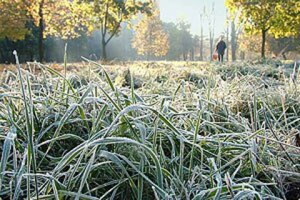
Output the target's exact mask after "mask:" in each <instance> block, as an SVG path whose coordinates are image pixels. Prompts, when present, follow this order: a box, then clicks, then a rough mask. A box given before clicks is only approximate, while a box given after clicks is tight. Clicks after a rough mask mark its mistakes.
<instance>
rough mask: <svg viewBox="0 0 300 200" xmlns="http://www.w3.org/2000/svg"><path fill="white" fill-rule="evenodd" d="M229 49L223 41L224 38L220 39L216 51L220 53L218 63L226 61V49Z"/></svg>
mask: <svg viewBox="0 0 300 200" xmlns="http://www.w3.org/2000/svg"><path fill="white" fill-rule="evenodd" d="M226 48H227V46H226V43H225V42H224V41H223V36H222V37H220V40H219V42H218V44H217V46H216V51H217V53H218V61H219V62H221V63H222V62H223V61H224V53H225V49H226Z"/></svg>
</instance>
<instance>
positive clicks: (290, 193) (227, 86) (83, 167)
mask: <svg viewBox="0 0 300 200" xmlns="http://www.w3.org/2000/svg"><path fill="white" fill-rule="evenodd" d="M22 67H23V69H24V70H23V69H20V71H21V77H20V76H18V74H17V73H16V71H17V69H18V67H17V66H13V65H12V66H6V68H7V70H6V71H5V72H3V73H2V75H1V87H0V90H1V92H2V93H1V94H0V129H1V130H2V131H1V133H0V149H1V152H2V157H1V168H0V176H1V177H0V180H1V183H0V187H1V188H0V191H2V192H0V197H1V196H2V197H3V198H9V195H10V194H11V195H13V197H15V198H16V199H18V198H21V197H26V196H29V195H30V196H36V194H37V193H38V194H39V195H40V197H47V195H48V196H49V197H52V198H54V197H56V198H58V199H65V198H82V199H97V198H100V197H103V198H112V199H154V198H156V199H232V198H236V199H245V198H250V199H251V198H257V199H272V198H273V199H283V198H285V197H286V198H288V199H293V198H294V197H295V198H298V197H297V195H298V194H299V193H300V191H299V187H298V186H297V185H298V183H299V177H300V171H299V167H300V166H299V164H298V163H299V161H300V156H299V155H300V154H299V152H300V146H299V144H300V131H299V126H300V121H299V117H300V116H299V113H300V95H299V89H300V84H299V81H297V78H298V77H299V75H293V68H292V67H284V66H280V65H277V64H276V63H265V64H261V63H253V62H252V63H249V62H236V63H227V64H223V65H221V64H217V63H207V62H126V63H110V64H104V65H102V64H100V63H94V62H93V61H85V62H82V63H75V64H67V65H66V66H64V65H63V64H49V65H48V64H44V65H40V64H36V63H31V64H30V65H27V66H25V65H22ZM291 75H292V76H291ZM291 77H294V78H291ZM32 149H34V150H32ZM26 173H27V174H26ZM34 174H36V176H34ZM28 176H29V177H30V179H29V182H27V181H26V177H28ZM28 188H29V189H28Z"/></svg>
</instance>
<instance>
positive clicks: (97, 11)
mask: <svg viewBox="0 0 300 200" xmlns="http://www.w3.org/2000/svg"><path fill="white" fill-rule="evenodd" d="M226 5H227V7H228V9H229V14H230V15H228V19H227V21H228V22H227V28H226V29H225V30H224V35H225V37H226V41H227V43H228V46H230V48H229V49H230V50H231V57H232V60H235V59H236V58H237V55H236V54H237V49H238V48H239V49H240V50H241V51H249V52H252V51H253V52H254V49H255V51H256V50H257V47H256V46H257V45H255V44H258V45H259V44H261V50H260V52H261V56H262V57H263V58H264V57H265V55H266V53H265V52H266V50H268V49H272V50H273V51H274V52H275V53H276V54H281V53H282V52H283V51H286V50H295V49H296V48H297V47H299V42H298V41H299V39H297V38H296V39H295V36H297V35H299V30H300V18H299V16H300V14H299V12H300V11H299V8H300V2H299V1H297V0H226ZM213 8H214V6H212V8H211V9H210V10H206V9H203V12H202V14H201V15H200V21H199V23H200V26H201V33H200V36H197V35H192V34H191V33H190V24H188V23H187V22H184V21H179V22H177V23H164V22H162V21H161V19H160V11H159V8H158V5H157V4H156V2H155V1H154V0H153V1H152V0H140V1H139V0H72V1H71V0H61V1H53V0H27V1H20V0H2V1H0V10H1V12H0V24H1V26H0V48H1V50H0V59H2V60H7V57H8V55H6V54H7V52H6V50H7V49H8V48H9V47H10V48H11V47H12V46H13V47H14V48H16V49H21V50H23V51H24V54H25V53H26V54H29V55H28V57H29V58H30V59H31V60H32V59H34V58H35V52H36V51H38V52H39V60H40V61H43V60H44V58H45V53H46V57H47V58H48V59H46V60H47V61H55V60H58V59H57V57H59V56H57V55H56V54H59V53H60V54H61V55H62V54H63V53H61V50H60V51H59V50H58V49H63V48H61V47H62V46H63V45H62V44H63V43H65V42H68V44H69V46H71V47H75V48H72V49H71V51H73V54H76V55H77V54H78V53H81V55H92V54H95V55H94V57H95V58H99V57H101V58H102V59H104V60H106V59H107V58H108V57H109V58H112V56H108V53H110V54H114V55H116V56H115V57H119V58H121V57H123V58H125V59H138V58H142V59H146V58H147V59H161V58H163V59H168V60H181V59H183V60H187V59H189V60H195V59H197V60H209V59H212V53H213V50H214V47H215V42H216V39H215V36H214V17H213V16H214V9H213ZM134 19H137V20H134ZM204 23H208V26H209V35H208V37H205V36H204V34H203V32H204V31H203V30H204V28H203V24H204ZM126 27H127V29H126ZM128 28H129V29H128ZM124 30H125V31H124ZM242 30H243V31H242ZM242 32H243V34H242V37H240V36H241V33H242ZM257 34H261V36H260V37H261V39H258V38H257ZM115 36H119V37H115ZM278 38H279V39H278ZM62 40H63V41H64V42H62ZM16 41H17V42H16ZM114 41H115V42H114ZM116 41H117V42H116ZM295 41H296V42H295ZM109 43H110V44H111V45H110V47H111V48H109V49H108V50H107V45H108V44H109ZM116 43H118V44H116ZM251 43H253V44H251ZM95 44H96V45H95ZM97 44H101V48H100V45H99V47H98V46H97ZM120 44H121V45H120ZM114 45H115V46H114ZM55 46H56V47H57V48H54V47H55ZM120 46H122V50H121V48H120ZM45 47H46V48H45ZM114 47H115V48H114ZM51 48H52V49H53V50H54V51H57V52H53V51H50V49H51ZM133 48H134V49H135V50H134V49H133ZM74 49H76V50H74ZM100 49H101V54H102V55H101V56H100V55H99V52H100ZM45 50H46V52H45ZM121 54H122V55H121ZM205 55H209V57H207V56H205ZM197 56H198V58H196V57H197ZM28 57H27V58H28ZM78 57H80V55H78ZM226 57H227V59H229V51H227V55H226ZM4 58H5V59H4Z"/></svg>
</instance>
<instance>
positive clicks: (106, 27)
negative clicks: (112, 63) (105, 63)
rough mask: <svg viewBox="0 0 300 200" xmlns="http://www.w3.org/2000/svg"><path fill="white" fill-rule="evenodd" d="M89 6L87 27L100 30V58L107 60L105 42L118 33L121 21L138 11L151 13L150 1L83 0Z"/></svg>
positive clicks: (130, 18)
mask: <svg viewBox="0 0 300 200" xmlns="http://www.w3.org/2000/svg"><path fill="white" fill-rule="evenodd" d="M84 1H85V5H87V6H88V7H89V9H88V11H87V12H88V13H89V16H90V17H89V18H88V19H86V20H87V21H88V22H89V26H88V27H90V28H89V29H91V30H95V29H100V30H101V36H102V41H101V44H102V58H103V59H104V60H107V51H106V47H107V44H108V43H109V42H110V41H111V39H112V38H113V37H114V36H116V35H117V34H119V33H120V31H121V24H122V23H130V21H131V20H132V19H133V18H134V17H135V16H136V15H137V14H138V13H147V14H150V13H151V5H152V1H151V0H147V1H142V0H84Z"/></svg>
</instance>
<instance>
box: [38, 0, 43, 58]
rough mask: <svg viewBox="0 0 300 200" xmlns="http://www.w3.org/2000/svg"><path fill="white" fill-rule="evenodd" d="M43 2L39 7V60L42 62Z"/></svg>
mask: <svg viewBox="0 0 300 200" xmlns="http://www.w3.org/2000/svg"><path fill="white" fill-rule="evenodd" d="M43 6H44V0H42V1H41V2H40V5H39V17H40V19H39V59H40V62H43V61H44V41H43V40H44V15H43Z"/></svg>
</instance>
